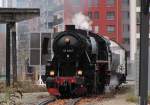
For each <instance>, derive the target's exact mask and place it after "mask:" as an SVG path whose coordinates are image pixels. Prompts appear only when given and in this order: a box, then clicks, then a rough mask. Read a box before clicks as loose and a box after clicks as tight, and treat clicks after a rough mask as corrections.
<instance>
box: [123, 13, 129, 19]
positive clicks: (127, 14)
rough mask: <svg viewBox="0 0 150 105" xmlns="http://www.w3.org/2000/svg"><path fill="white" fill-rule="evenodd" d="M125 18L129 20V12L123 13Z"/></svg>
mask: <svg viewBox="0 0 150 105" xmlns="http://www.w3.org/2000/svg"><path fill="white" fill-rule="evenodd" d="M123 18H124V19H129V11H123Z"/></svg>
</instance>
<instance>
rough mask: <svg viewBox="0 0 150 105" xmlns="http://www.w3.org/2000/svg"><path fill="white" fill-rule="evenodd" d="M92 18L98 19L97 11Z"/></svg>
mask: <svg viewBox="0 0 150 105" xmlns="http://www.w3.org/2000/svg"><path fill="white" fill-rule="evenodd" d="M94 18H95V19H99V12H98V11H96V12H94Z"/></svg>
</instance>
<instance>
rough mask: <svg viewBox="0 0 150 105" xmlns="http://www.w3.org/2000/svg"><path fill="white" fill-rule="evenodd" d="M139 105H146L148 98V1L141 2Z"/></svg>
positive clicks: (142, 0)
mask: <svg viewBox="0 0 150 105" xmlns="http://www.w3.org/2000/svg"><path fill="white" fill-rule="evenodd" d="M140 17H141V18H140V21H141V22H140V23H141V25H140V73H139V74H140V75H139V77H140V84H139V96H140V105H147V98H148V48H149V0H141V14H140Z"/></svg>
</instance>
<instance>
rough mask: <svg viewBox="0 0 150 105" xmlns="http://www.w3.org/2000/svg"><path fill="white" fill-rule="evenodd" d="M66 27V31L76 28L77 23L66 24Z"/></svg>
mask: <svg viewBox="0 0 150 105" xmlns="http://www.w3.org/2000/svg"><path fill="white" fill-rule="evenodd" d="M65 29H66V31H69V30H75V25H66V26H65Z"/></svg>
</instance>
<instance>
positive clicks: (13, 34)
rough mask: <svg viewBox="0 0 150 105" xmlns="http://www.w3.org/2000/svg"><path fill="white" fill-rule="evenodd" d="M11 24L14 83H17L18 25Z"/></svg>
mask: <svg viewBox="0 0 150 105" xmlns="http://www.w3.org/2000/svg"><path fill="white" fill-rule="evenodd" d="M10 24H11V33H12V34H11V35H12V68H13V83H15V82H17V54H16V53H17V51H16V23H10Z"/></svg>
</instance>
